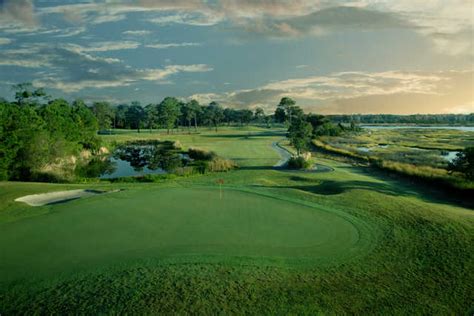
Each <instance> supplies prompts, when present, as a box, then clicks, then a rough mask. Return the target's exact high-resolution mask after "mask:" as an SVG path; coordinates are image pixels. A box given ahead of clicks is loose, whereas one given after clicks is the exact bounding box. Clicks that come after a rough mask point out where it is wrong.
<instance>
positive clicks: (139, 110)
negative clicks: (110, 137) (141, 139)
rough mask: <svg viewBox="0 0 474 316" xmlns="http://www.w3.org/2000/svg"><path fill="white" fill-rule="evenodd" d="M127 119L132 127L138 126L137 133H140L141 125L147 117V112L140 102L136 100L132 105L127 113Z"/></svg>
mask: <svg viewBox="0 0 474 316" xmlns="http://www.w3.org/2000/svg"><path fill="white" fill-rule="evenodd" d="M126 118H127V121H128V122H129V123H130V127H131V128H136V129H137V133H140V127H141V125H142V123H143V121H144V120H145V118H146V113H145V110H144V109H143V107H142V106H141V104H140V102H138V101H134V102H132V104H131V105H130V107H129V108H128V110H127V113H126Z"/></svg>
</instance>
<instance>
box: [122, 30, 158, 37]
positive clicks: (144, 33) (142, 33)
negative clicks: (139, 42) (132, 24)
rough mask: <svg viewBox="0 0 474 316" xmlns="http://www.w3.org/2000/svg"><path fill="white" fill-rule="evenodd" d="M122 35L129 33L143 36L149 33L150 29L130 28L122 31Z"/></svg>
mask: <svg viewBox="0 0 474 316" xmlns="http://www.w3.org/2000/svg"><path fill="white" fill-rule="evenodd" d="M122 34H123V35H130V36H145V35H149V34H151V31H148V30H130V31H125V32H122Z"/></svg>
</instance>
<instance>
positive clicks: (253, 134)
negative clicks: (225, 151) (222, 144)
mask: <svg viewBox="0 0 474 316" xmlns="http://www.w3.org/2000/svg"><path fill="white" fill-rule="evenodd" d="M284 135H285V133H283V132H248V133H239V134H209V135H202V137H209V138H248V139H250V138H260V137H274V136H284Z"/></svg>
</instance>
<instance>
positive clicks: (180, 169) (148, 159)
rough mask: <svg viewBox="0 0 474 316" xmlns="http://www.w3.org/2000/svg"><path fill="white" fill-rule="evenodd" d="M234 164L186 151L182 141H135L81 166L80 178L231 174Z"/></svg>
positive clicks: (79, 169)
mask: <svg viewBox="0 0 474 316" xmlns="http://www.w3.org/2000/svg"><path fill="white" fill-rule="evenodd" d="M235 167H236V165H235V163H233V162H232V161H230V160H228V159H224V158H222V157H219V156H218V155H217V154H215V153H214V152H210V151H205V150H201V149H196V148H190V149H188V150H183V149H182V148H181V145H180V144H179V142H173V141H159V140H136V141H129V142H126V143H121V144H116V145H115V146H114V149H113V151H112V153H111V154H108V155H99V156H95V157H94V158H92V159H90V160H89V161H88V162H87V163H86V164H83V165H81V166H78V167H77V169H76V175H77V176H78V177H81V178H99V179H107V180H113V179H120V178H126V177H145V176H154V175H167V174H177V175H191V174H196V173H197V174H202V173H206V172H220V171H228V170H231V169H234V168H235Z"/></svg>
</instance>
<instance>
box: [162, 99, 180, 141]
mask: <svg viewBox="0 0 474 316" xmlns="http://www.w3.org/2000/svg"><path fill="white" fill-rule="evenodd" d="M178 106H179V101H178V100H177V99H176V98H173V97H166V98H164V99H163V101H161V103H160V104H158V107H157V110H158V111H157V112H158V122H159V123H160V125H161V126H162V127H163V128H164V129H166V131H167V133H168V134H169V133H170V130H171V129H173V127H174V125H175V123H176V120H177V118H178V116H179V114H180V109H179V107H178Z"/></svg>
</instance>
